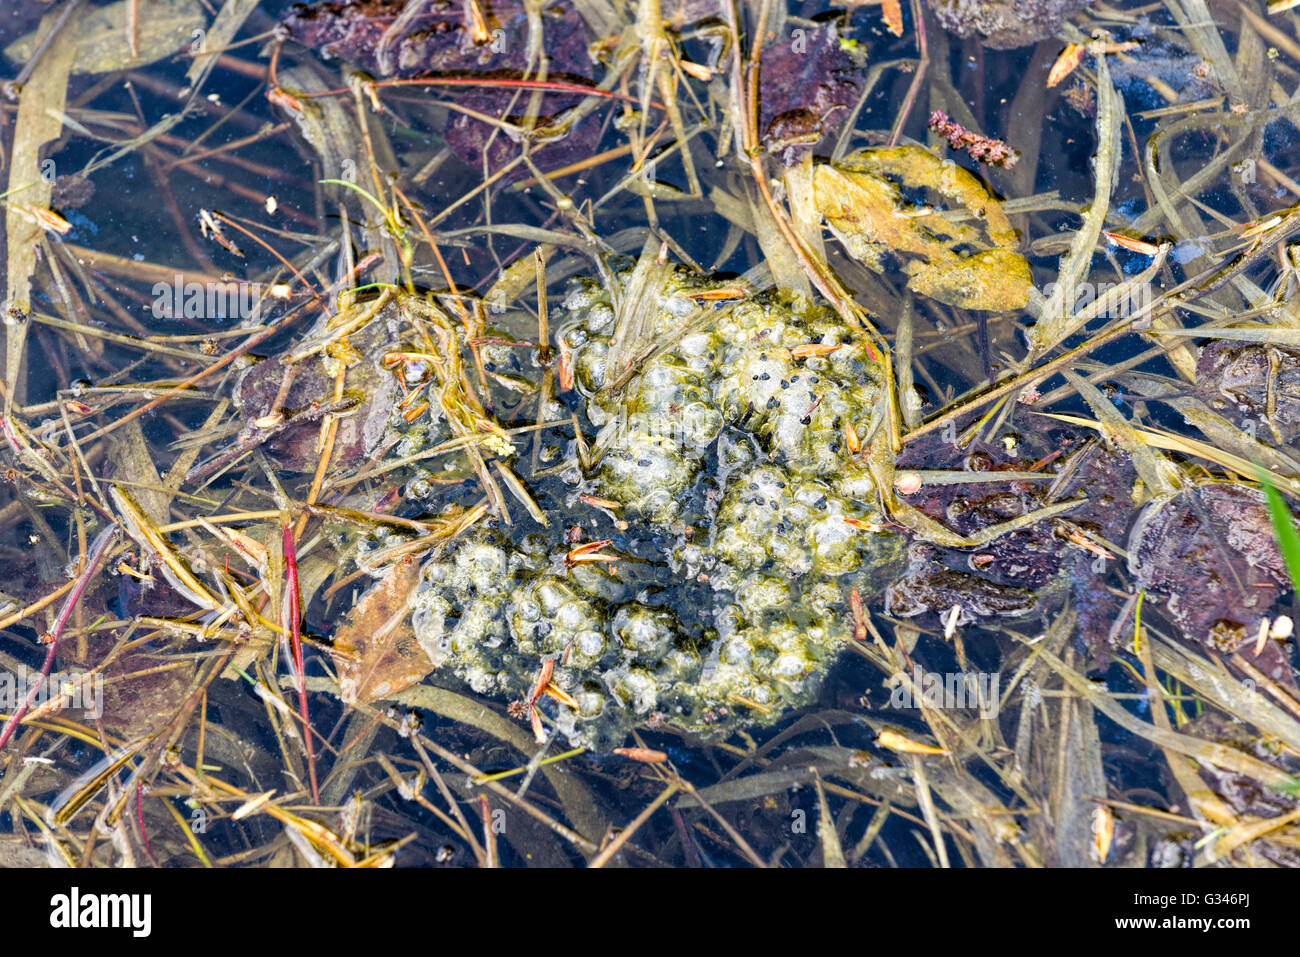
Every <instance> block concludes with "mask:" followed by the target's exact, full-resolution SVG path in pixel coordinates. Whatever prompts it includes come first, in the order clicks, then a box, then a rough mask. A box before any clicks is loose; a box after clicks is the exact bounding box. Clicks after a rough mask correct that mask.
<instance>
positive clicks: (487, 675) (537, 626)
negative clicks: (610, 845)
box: [412, 533, 847, 750]
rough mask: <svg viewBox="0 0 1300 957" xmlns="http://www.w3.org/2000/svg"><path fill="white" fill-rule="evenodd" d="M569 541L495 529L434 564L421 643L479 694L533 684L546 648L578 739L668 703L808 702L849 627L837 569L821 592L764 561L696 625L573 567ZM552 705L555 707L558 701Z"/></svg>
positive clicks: (688, 717) (729, 714)
mask: <svg viewBox="0 0 1300 957" xmlns="http://www.w3.org/2000/svg"><path fill="white" fill-rule="evenodd" d="M573 571H575V570H569V569H566V568H565V567H564V561H563V552H560V551H558V550H557V551H556V552H555V554H554V555H552V556H551V557H550V558H549V559H548V560H546V561H545V562H538V561H536V560H535V559H534V558H533V557H532V556H530V555H528V554H527V553H525V552H523V551H520V550H518V549H516V547H515V546H513V545H512V544H510V543H509V542H508V541H506V540H505V539H503V538H500V537H499V536H497V535H495V534H494V533H482V534H481V535H480V537H478V538H476V539H471V540H467V541H464V542H461V543H458V544H457V545H456V546H454V549H453V550H451V551H450V552H449V553H448V554H447V555H445V556H443V557H441V558H439V559H436V560H434V561H432V562H429V563H427V564H426V565H425V567H424V569H423V573H422V580H421V584H420V585H419V587H418V588H417V589H416V591H415V594H414V597H413V599H412V624H413V626H414V629H415V634H416V637H417V639H418V640H419V642H420V645H421V647H423V648H424V650H425V652H426V653H427V654H428V655H429V657H430V659H431V660H432V661H433V662H434V663H435V664H436V665H437V666H438V668H439V671H440V672H441V673H443V674H445V673H447V672H448V671H450V672H452V673H454V674H455V675H456V676H457V677H458V678H460V679H461V680H463V681H464V682H465V683H466V684H467V685H469V687H470V688H471V689H472V690H473V691H475V692H476V693H478V694H482V695H488V696H502V697H506V698H509V699H512V700H519V699H523V698H525V697H526V696H527V695H528V693H529V690H530V688H531V686H532V684H533V682H534V681H535V679H536V676H537V674H538V672H539V670H540V668H541V666H542V662H543V660H545V659H548V658H549V659H553V660H554V661H555V662H556V664H555V668H554V671H553V673H552V677H551V680H552V681H553V682H554V684H555V685H556V686H557V687H558V688H559V689H560V690H561V691H563V692H565V693H566V694H567V695H568V696H569V698H570V699H571V700H572V702H574V703H576V705H577V707H576V708H575V707H573V706H572V705H571V704H559V705H557V706H556V707H555V708H554V709H553V713H554V718H555V721H556V723H557V724H558V726H559V730H560V732H561V733H562V734H564V736H565V737H566V738H568V739H569V740H570V741H571V742H573V743H574V744H579V745H582V746H585V747H590V748H593V749H597V750H605V749H608V748H610V747H614V746H616V745H618V744H619V743H620V742H621V740H622V738H623V736H624V735H625V734H626V732H627V730H628V729H629V728H631V727H633V726H635V725H636V724H639V723H642V722H645V721H647V720H649V719H650V718H651V716H652V715H658V716H659V719H660V720H663V721H664V722H665V723H668V724H672V725H674V726H676V727H680V728H682V729H683V730H687V731H693V732H701V733H703V732H709V731H715V730H720V729H723V728H731V727H736V726H739V725H741V724H746V723H761V722H763V721H764V720H771V719H772V718H775V717H778V716H779V715H780V714H781V713H783V712H784V711H785V710H787V709H788V708H791V707H796V706H798V705H801V704H804V703H806V702H807V701H808V700H809V699H810V698H811V696H812V694H813V693H814V692H815V691H816V687H817V679H818V678H820V675H821V673H822V671H824V669H825V667H826V666H828V665H829V664H830V662H831V661H832V660H833V658H834V656H835V654H836V653H837V652H838V651H839V650H840V648H841V646H842V644H843V643H844V641H845V640H846V639H847V625H846V622H845V621H844V620H843V616H842V615H841V614H839V613H838V612H837V611H836V610H835V609H836V606H837V605H838V604H839V603H840V602H841V601H842V599H841V596H840V594H839V589H838V587H837V586H836V585H834V584H833V583H830V582H821V583H818V584H817V585H815V586H814V587H813V588H812V589H811V590H810V592H809V593H807V594H803V593H801V586H799V585H798V584H797V583H796V582H795V581H794V580H792V579H791V578H790V577H788V576H785V575H779V574H771V573H770V572H768V571H760V572H755V573H752V574H749V575H745V576H742V577H741V578H739V579H738V581H737V585H736V588H735V590H734V591H730V590H724V591H722V592H718V593H715V596H716V598H717V599H718V602H717V604H716V605H715V606H714V607H713V608H712V609H710V615H709V617H710V618H711V619H712V627H710V628H705V629H700V628H696V629H694V630H693V631H691V630H688V629H687V628H686V627H685V626H684V625H683V624H682V622H681V621H680V620H679V619H678V617H677V614H676V613H674V612H673V611H671V610H669V608H667V607H662V606H655V605H649V604H646V603H644V602H641V601H638V600H637V597H638V596H637V595H635V594H633V593H632V591H631V589H628V588H623V589H618V588H617V587H616V588H614V589H612V591H613V593H614V594H615V598H614V600H611V599H610V594H611V589H610V588H609V587H608V581H606V582H601V581H600V580H599V579H598V577H597V576H598V575H603V576H604V577H605V578H606V579H607V580H608V579H609V576H608V575H607V573H605V572H603V571H599V570H595V569H591V570H587V569H584V570H583V571H584V572H587V571H590V572H592V574H573ZM547 710H548V711H550V710H551V709H549V708H547Z"/></svg>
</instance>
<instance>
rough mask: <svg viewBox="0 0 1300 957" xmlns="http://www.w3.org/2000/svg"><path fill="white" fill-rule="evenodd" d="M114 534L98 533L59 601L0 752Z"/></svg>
mask: <svg viewBox="0 0 1300 957" xmlns="http://www.w3.org/2000/svg"><path fill="white" fill-rule="evenodd" d="M116 533H117V523H116V522H110V523H109V525H108V526H107V527H106V528H105V529H104V530H103V531H102V532H100V533H99V535H98V536H97V537H96V538H95V541H94V542H93V543H92V544H91V546H90V554H89V555H88V556H87V557H86V564H85V567H84V568H82V569H81V574H80V575H78V576H77V584H76V585H74V586H73V588H72V591H70V592H68V597H67V598H65V599H64V600H63V607H62V608H60V609H59V616H58V617H57V618H56V619H54V627H53V628H51V629H50V630H49V631H48V632H46V633H45V634H44V635H42V636H41V641H43V642H44V643H45V644H46V645H47V646H48V650H47V651H46V652H45V663H44V664H43V665H41V680H40V681H39V682H38V683H36V684H34V685H32V686H31V687H30V688H28V689H27V697H26V698H24V699H23V703H22V704H21V705H20V706H19V708H18V710H17V711H15V712H14V714H13V717H11V718H10V719H9V721H8V723H7V724H5V726H4V730H3V731H0V749H3V748H4V746H5V745H6V744H8V743H9V739H10V738H11V737H13V733H14V731H15V730H16V729H17V728H18V724H19V722H21V721H22V720H23V717H24V716H25V715H26V714H27V712H28V710H30V709H31V706H32V702H34V701H35V700H36V696H37V695H38V694H39V693H40V690H41V688H42V687H44V685H45V682H46V681H48V680H49V677H50V668H51V667H52V666H53V665H54V655H55V653H56V652H57V651H58V648H59V636H60V635H62V634H63V629H64V628H66V627H67V626H68V619H70V618H71V617H72V610H73V609H74V608H76V607H77V602H79V601H81V596H82V593H83V592H85V590H86V586H87V585H88V584H90V579H91V576H93V575H94V574H95V569H97V568H98V567H99V563H100V562H101V561H102V560H103V558H104V553H105V552H107V551H108V546H109V543H111V542H112V541H113V536H114V535H115V534H116Z"/></svg>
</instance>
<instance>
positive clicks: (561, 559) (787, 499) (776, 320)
mask: <svg viewBox="0 0 1300 957" xmlns="http://www.w3.org/2000/svg"><path fill="white" fill-rule="evenodd" d="M619 281H620V283H621V285H620V286H619V287H618V288H617V289H616V290H615V291H614V293H615V294H614V295H611V293H610V290H609V289H607V288H604V287H602V286H601V285H599V284H597V283H595V282H594V281H591V280H585V279H583V280H576V281H575V283H574V285H573V288H572V292H571V293H570V295H569V296H568V298H567V299H566V301H565V304H564V305H565V309H566V311H567V312H568V318H567V320H566V321H564V322H563V324H562V325H561V327H560V329H559V331H558V336H559V341H560V345H561V349H562V350H563V351H564V352H566V353H567V356H568V361H569V362H571V368H572V371H573V386H574V389H575V390H576V393H577V397H578V400H579V401H578V406H579V408H580V410H581V413H582V418H583V419H585V422H583V423H582V424H583V425H584V426H589V427H590V429H591V433H590V434H588V435H587V438H586V441H587V442H588V443H589V444H590V446H591V447H592V450H593V452H592V454H593V457H595V458H596V459H597V461H595V462H594V463H589V464H590V465H591V467H590V468H589V469H588V470H587V473H586V474H585V475H584V476H583V477H582V478H581V479H580V480H579V482H580V484H579V488H578V489H577V490H575V491H573V492H572V495H573V497H574V498H576V497H577V495H578V494H579V493H582V494H585V495H587V496H589V497H594V498H596V499H598V500H604V501H607V502H614V503H617V504H618V506H619V508H618V510H617V511H618V513H619V515H620V516H621V519H620V520H618V521H615V520H614V519H613V517H609V519H608V521H607V522H605V523H604V524H602V525H600V526H599V527H598V528H597V529H596V530H595V531H593V533H592V534H593V537H595V538H597V539H598V540H599V541H601V542H604V541H605V540H608V543H607V544H604V545H602V546H601V548H602V553H601V557H602V558H603V559H605V560H603V561H600V562H595V561H592V562H587V561H582V560H581V558H577V559H575V557H574V555H573V554H572V553H571V552H570V551H569V550H570V548H571V547H572V544H573V543H572V542H571V541H566V540H565V539H564V537H563V530H562V528H563V523H562V522H557V521H553V522H552V523H551V528H550V529H549V530H548V532H547V533H546V534H545V535H543V534H531V535H528V536H525V537H524V538H522V539H521V540H518V541H512V540H510V539H509V538H507V537H506V536H505V535H503V534H501V533H500V532H494V531H487V530H480V531H478V532H475V533H473V534H472V535H470V536H468V537H466V538H465V539H463V540H461V541H458V542H455V543H452V544H451V545H449V546H448V547H447V548H446V549H444V550H443V551H442V552H441V553H440V554H438V555H437V556H435V557H434V558H433V559H432V560H430V561H429V562H428V563H427V564H426V565H425V567H424V569H423V571H422V575H421V581H420V584H419V586H418V587H417V589H416V591H415V593H414V595H413V597H412V601H411V604H412V609H413V613H412V622H413V627H414V629H415V633H416V636H417V639H418V640H419V642H420V644H421V646H422V647H423V648H424V649H425V651H426V652H427V653H428V654H429V656H430V658H431V659H432V660H433V662H434V664H435V666H437V668H438V671H439V672H440V673H443V674H446V673H452V674H454V675H456V676H457V677H459V678H460V679H462V680H464V681H466V682H467V683H468V684H469V685H470V687H471V688H473V689H474V690H475V691H476V692H478V693H481V694H485V695H497V696H505V697H508V698H510V699H514V700H519V699H527V698H528V696H529V693H530V689H531V688H532V687H533V685H534V683H535V682H536V680H537V676H538V674H539V672H540V671H541V667H542V663H543V661H544V660H546V659H551V660H553V661H554V671H553V673H552V675H551V679H550V683H551V686H552V688H551V691H552V692H553V694H552V697H554V698H557V699H559V700H558V702H556V703H555V704H554V707H551V705H547V713H549V714H551V715H552V716H553V719H554V721H555V722H556V724H557V725H558V727H559V730H560V731H561V732H562V733H563V734H564V735H565V736H566V737H567V738H568V739H569V740H570V741H572V742H573V743H575V744H581V745H585V746H588V747H592V748H596V749H604V748H609V747H613V746H616V745H618V744H620V743H621V741H622V739H623V737H624V736H625V735H626V733H627V731H628V730H629V729H630V728H632V727H634V726H636V725H638V724H641V723H644V722H650V723H651V724H657V723H662V724H667V725H671V726H674V727H677V728H680V729H682V730H685V731H690V732H697V733H706V732H708V733H712V732H721V731H729V730H734V729H737V728H743V727H746V726H753V725H761V724H766V723H770V722H772V721H775V720H776V719H778V718H780V717H781V716H782V714H784V713H785V712H786V711H788V710H789V709H791V708H796V707H800V706H804V705H807V704H809V703H811V702H812V701H813V700H814V699H815V697H816V695H817V692H818V690H819V687H820V683H821V680H822V678H823V677H824V675H825V673H826V671H827V670H828V669H829V667H830V665H831V664H832V663H833V662H834V661H835V659H836V657H837V656H838V653H839V652H840V651H841V650H842V649H843V647H844V646H845V644H846V643H847V642H849V641H850V640H852V635H853V624H852V622H851V620H850V619H851V616H850V611H849V594H850V591H851V589H857V590H858V591H859V592H860V593H861V594H863V595H867V594H872V593H876V592H878V591H880V590H881V589H882V588H883V586H884V585H885V584H886V583H887V582H888V581H889V580H890V579H891V577H892V575H893V574H894V573H896V572H897V571H899V570H901V567H902V547H901V539H900V538H898V537H897V536H895V535H893V534H891V533H889V532H887V531H884V530H883V529H882V525H884V521H883V518H882V515H881V513H880V511H879V508H878V505H877V491H876V488H875V485H874V483H873V482H872V480H871V477H870V474H869V472H868V471H867V469H866V466H865V465H864V464H862V463H861V462H860V461H858V460H857V459H856V458H855V456H854V454H853V451H855V450H851V448H850V446H851V445H853V444H854V443H856V442H857V441H861V442H862V443H864V444H865V442H866V441H867V440H868V439H869V438H870V436H871V435H872V434H873V433H874V431H875V429H876V428H877V427H878V426H879V421H880V412H879V407H880V405H881V403H880V402H878V400H879V399H880V398H881V390H880V381H879V375H880V372H879V370H878V367H877V365H876V363H875V362H874V361H872V359H871V358H870V355H869V353H868V351H867V349H866V347H865V346H864V345H863V344H862V343H861V342H860V341H859V340H858V339H857V337H856V336H855V334H854V331H853V330H851V329H849V328H848V327H846V326H845V325H844V323H843V322H842V321H841V319H840V318H839V316H838V315H836V314H835V313H834V312H833V311H832V310H830V309H828V308H826V307H825V306H822V305H819V304H816V303H812V302H809V301H807V300H806V299H802V298H795V297H794V296H792V295H789V294H786V293H784V292H782V291H780V290H775V291H769V292H765V293H761V294H749V293H748V292H746V291H745V290H743V289H740V288H737V287H735V286H734V285H730V286H729V285H727V284H724V283H721V282H718V281H714V280H709V279H705V278H701V277H698V276H695V275H693V274H692V273H690V272H687V271H686V270H684V269H681V268H674V267H671V266H664V265H663V264H657V263H654V262H653V261H652V260H649V259H648V258H643V259H642V260H641V262H640V263H639V264H638V265H637V267H636V269H634V270H631V271H630V272H624V273H621V274H619ZM849 436H853V437H854V438H853V439H852V440H850V439H849V438H848V437H849ZM859 436H860V437H861V439H860V440H859V439H858V438H857V437H859ZM583 514H584V516H587V515H588V513H587V512H584V513H583ZM602 514H603V513H602ZM543 697H545V695H544V696H543Z"/></svg>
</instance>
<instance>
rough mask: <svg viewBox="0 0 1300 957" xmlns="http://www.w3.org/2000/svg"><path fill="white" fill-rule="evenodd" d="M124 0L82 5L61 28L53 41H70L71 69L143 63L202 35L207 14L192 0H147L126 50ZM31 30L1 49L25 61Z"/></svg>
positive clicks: (99, 69) (104, 69)
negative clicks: (135, 46) (134, 47)
mask: <svg viewBox="0 0 1300 957" xmlns="http://www.w3.org/2000/svg"><path fill="white" fill-rule="evenodd" d="M129 7H130V0H118V2H117V3H110V4H109V5H108V6H106V7H92V6H89V5H86V6H84V7H82V8H81V9H80V10H78V11H76V12H75V13H74V15H73V19H72V21H71V22H70V23H68V25H67V26H66V27H64V29H65V30H67V31H68V36H66V37H60V38H59V42H60V43H61V44H62V43H72V44H75V46H74V49H75V51H76V52H75V54H74V56H73V67H72V69H73V72H74V73H82V74H84V73H108V72H109V71H110V70H125V69H129V68H130V67H137V66H143V65H144V64H146V63H152V62H154V61H155V60H161V59H162V58H163V57H165V56H169V55H170V54H172V53H175V52H176V51H177V50H179V49H180V48H181V47H183V46H188V45H189V44H190V43H193V42H195V40H196V39H198V38H199V37H201V36H202V31H203V29H204V28H205V27H206V26H207V22H208V21H207V17H206V16H205V15H204V12H203V7H202V6H201V5H200V4H199V2H198V0H150V2H149V4H148V6H147V8H146V7H145V4H144V3H143V2H142V3H141V4H140V8H141V16H140V17H139V20H138V25H137V33H136V40H137V43H138V50H139V53H138V55H133V54H132V52H131V41H130V37H129V34H128V31H127V22H128V8H129ZM37 42H38V41H37V35H36V33H29V34H28V35H27V36H25V37H23V38H22V39H21V40H16V41H15V42H13V43H11V44H9V46H8V47H6V48H5V56H7V57H8V58H9V59H10V60H13V61H14V62H15V63H26V62H27V60H28V58H29V57H30V56H31V55H32V53H33V52H35V50H36V46H37Z"/></svg>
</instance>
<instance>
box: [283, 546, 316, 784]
mask: <svg viewBox="0 0 1300 957" xmlns="http://www.w3.org/2000/svg"><path fill="white" fill-rule="evenodd" d="M284 571H285V577H286V578H287V579H288V584H289V629H288V631H289V651H290V654H291V655H292V657H293V675H294V679H295V680H296V682H297V684H298V713H299V714H301V715H302V740H303V744H304V745H305V746H306V748H307V774H308V776H309V777H310V778H311V797H312V800H313V801H315V802H316V803H317V804H319V803H320V789H319V787H318V786H317V784H316V746H315V744H313V743H312V739H311V720H310V719H309V718H308V716H307V674H306V671H305V670H304V668H303V662H302V609H301V608H300V607H299V601H298V552H297V549H296V548H295V547H294V544H293V528H292V527H291V526H289V525H286V526H285V527H284Z"/></svg>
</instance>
